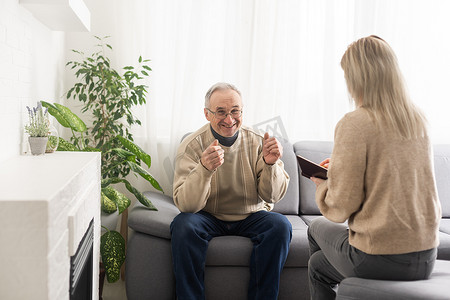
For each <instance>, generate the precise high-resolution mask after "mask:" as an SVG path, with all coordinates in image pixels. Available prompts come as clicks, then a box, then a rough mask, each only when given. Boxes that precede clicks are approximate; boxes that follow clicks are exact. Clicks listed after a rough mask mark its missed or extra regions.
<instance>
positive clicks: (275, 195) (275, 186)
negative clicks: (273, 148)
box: [257, 155, 289, 203]
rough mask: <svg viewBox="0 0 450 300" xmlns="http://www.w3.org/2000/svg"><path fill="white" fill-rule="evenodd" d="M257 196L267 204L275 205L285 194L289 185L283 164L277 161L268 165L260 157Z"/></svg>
mask: <svg viewBox="0 0 450 300" xmlns="http://www.w3.org/2000/svg"><path fill="white" fill-rule="evenodd" d="M257 169H258V178H257V180H258V195H259V197H261V199H263V200H264V201H265V202H267V203H277V202H278V201H280V200H281V199H282V198H283V197H284V195H285V194H286V191H287V188H288V185H289V175H288V173H287V172H286V171H285V170H284V164H283V162H282V161H281V159H279V160H278V161H277V162H276V163H275V164H273V165H268V164H266V163H265V162H264V159H263V157H262V155H261V157H260V158H259V159H258V165H257Z"/></svg>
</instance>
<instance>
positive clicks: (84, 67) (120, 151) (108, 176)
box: [43, 37, 162, 282]
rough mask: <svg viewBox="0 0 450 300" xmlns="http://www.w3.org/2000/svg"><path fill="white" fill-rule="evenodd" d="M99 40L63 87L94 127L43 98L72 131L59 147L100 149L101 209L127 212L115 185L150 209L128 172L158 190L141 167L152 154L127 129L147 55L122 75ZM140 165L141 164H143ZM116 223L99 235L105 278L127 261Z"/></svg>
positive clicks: (141, 91) (143, 89) (74, 64)
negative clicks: (71, 82)
mask: <svg viewBox="0 0 450 300" xmlns="http://www.w3.org/2000/svg"><path fill="white" fill-rule="evenodd" d="M95 38H96V39H97V40H99V41H100V44H98V45H97V47H98V48H99V51H97V52H95V53H93V54H92V55H90V56H85V54H84V53H83V52H81V51H76V50H72V51H74V52H75V53H77V54H79V55H80V57H81V58H80V60H79V61H69V62H68V63H67V65H68V66H71V68H72V69H74V70H75V71H76V72H75V76H76V77H77V78H78V79H79V82H77V83H75V85H74V86H73V87H72V88H70V89H69V90H68V92H67V95H66V96H67V98H68V99H69V98H74V99H75V100H79V101H81V102H83V107H82V113H87V114H88V116H89V117H90V118H92V120H93V121H92V126H89V127H88V126H86V124H85V123H84V122H83V121H82V120H81V119H80V118H79V117H78V116H77V115H76V114H74V113H73V112H72V111H71V110H70V109H69V108H68V107H66V106H64V105H61V104H57V103H54V104H51V103H48V102H43V105H44V107H47V108H48V111H49V113H50V114H51V115H52V116H54V117H55V119H56V120H57V121H58V122H59V123H60V124H61V125H62V126H64V127H66V128H69V129H70V130H71V132H72V136H71V137H70V140H69V141H66V140H64V139H62V138H60V139H59V146H58V151H99V152H101V162H102V165H101V175H102V189H101V201H102V203H101V206H102V211H103V212H104V213H113V212H116V211H118V212H119V214H121V213H123V212H124V211H126V209H127V208H128V207H129V205H130V203H131V201H130V199H129V198H128V197H127V196H126V195H125V194H123V193H120V192H119V191H118V190H117V189H116V188H115V187H116V186H117V185H123V186H124V187H125V188H126V190H128V191H129V192H130V193H131V194H132V195H133V196H134V197H135V198H136V199H137V200H138V201H140V202H141V203H142V204H143V205H144V206H146V207H147V208H149V209H151V210H156V208H155V207H154V206H153V204H152V203H151V202H150V200H149V199H147V198H146V197H145V196H144V194H142V193H141V192H140V191H139V190H138V189H137V188H135V187H134V186H133V185H132V184H131V183H130V182H129V181H128V180H127V178H126V177H127V175H128V174H135V175H136V176H140V177H141V178H143V179H145V180H146V181H147V182H149V183H150V184H151V186H152V187H153V188H155V189H156V190H159V191H161V192H162V188H161V186H160V185H159V183H158V181H157V180H156V179H155V178H154V177H153V176H152V175H151V174H150V173H149V172H148V171H147V170H146V169H145V167H146V168H150V166H151V157H150V155H148V154H147V153H146V152H145V151H143V150H142V149H141V148H140V147H139V146H138V145H136V144H135V143H134V141H133V136H132V134H131V133H130V131H129V129H130V127H131V126H132V125H134V124H138V125H140V124H141V122H140V121H139V120H138V119H136V118H135V117H134V116H133V113H132V111H131V108H132V107H133V106H135V105H142V104H144V103H146V100H145V96H146V93H147V86H146V85H144V84H139V82H140V81H141V80H142V79H143V76H148V71H151V69H150V67H148V66H147V65H145V63H146V62H147V61H148V60H143V59H142V57H139V60H138V63H139V66H138V68H137V69H135V68H134V67H132V66H127V67H124V68H123V70H124V72H123V74H120V73H119V72H118V71H116V70H115V69H114V68H112V66H111V62H110V60H109V58H108V56H107V55H106V50H107V49H110V50H112V47H111V46H110V45H108V44H106V43H105V42H104V39H105V38H103V39H102V38H99V37H95ZM142 164H145V166H144V167H143V166H142ZM113 229H114V228H106V232H105V233H104V234H102V237H101V244H100V252H101V256H102V262H103V264H104V267H105V271H106V278H107V280H108V282H115V281H117V280H118V279H119V278H120V269H121V266H122V264H123V262H124V260H125V240H124V238H123V237H122V236H121V234H120V233H119V232H117V231H115V230H113Z"/></svg>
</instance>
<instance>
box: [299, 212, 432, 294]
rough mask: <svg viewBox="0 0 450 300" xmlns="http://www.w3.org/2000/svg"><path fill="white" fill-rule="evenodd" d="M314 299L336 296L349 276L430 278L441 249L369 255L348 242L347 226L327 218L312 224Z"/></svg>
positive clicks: (311, 273)
mask: <svg viewBox="0 0 450 300" xmlns="http://www.w3.org/2000/svg"><path fill="white" fill-rule="evenodd" d="M308 239H309V249H310V258H309V263H308V275H309V290H310V292H311V299H314V300H326V299H335V297H336V293H335V291H334V287H335V286H336V285H337V284H338V283H339V282H341V281H342V280H343V279H344V278H346V277H360V278H366V279H380V280H421V279H427V278H429V277H430V275H431V272H432V271H433V267H434V262H435V260H436V255H437V249H436V248H432V249H430V250H425V251H419V252H411V253H405V254H394V255H371V254H367V253H365V252H363V251H361V250H358V249H357V248H355V247H353V246H351V245H350V244H349V243H348V230H347V226H345V225H343V224H337V223H333V222H331V221H329V220H327V219H325V218H324V217H319V218H317V219H314V220H313V221H312V222H311V224H310V225H309V227H308Z"/></svg>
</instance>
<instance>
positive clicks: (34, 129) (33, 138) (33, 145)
mask: <svg viewBox="0 0 450 300" xmlns="http://www.w3.org/2000/svg"><path fill="white" fill-rule="evenodd" d="M27 110H28V118H29V123H28V124H27V125H25V132H26V133H28V134H29V137H28V142H29V144H30V150H31V154H33V155H41V154H44V153H45V149H46V147H47V142H48V135H49V128H50V121H49V119H48V111H47V109H44V108H43V107H42V104H41V102H40V101H39V102H38V103H37V107H33V108H32V109H31V108H30V107H28V106H27Z"/></svg>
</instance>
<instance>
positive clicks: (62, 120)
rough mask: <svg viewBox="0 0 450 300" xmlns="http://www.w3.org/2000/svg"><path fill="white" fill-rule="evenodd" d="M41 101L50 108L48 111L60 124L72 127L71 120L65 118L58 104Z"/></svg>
mask: <svg viewBox="0 0 450 300" xmlns="http://www.w3.org/2000/svg"><path fill="white" fill-rule="evenodd" d="M41 103H42V106H43V107H46V108H47V109H48V113H49V114H51V115H52V116H53V117H54V118H55V119H56V121H58V123H59V124H61V125H62V126H64V127H67V128H70V124H69V122H68V121H67V120H66V119H65V117H64V116H63V114H62V113H61V112H60V111H59V109H58V108H56V106H54V105H53V104H51V103H49V102H45V101H41Z"/></svg>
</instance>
